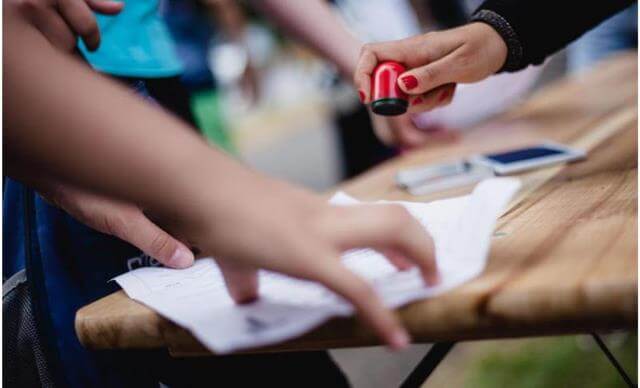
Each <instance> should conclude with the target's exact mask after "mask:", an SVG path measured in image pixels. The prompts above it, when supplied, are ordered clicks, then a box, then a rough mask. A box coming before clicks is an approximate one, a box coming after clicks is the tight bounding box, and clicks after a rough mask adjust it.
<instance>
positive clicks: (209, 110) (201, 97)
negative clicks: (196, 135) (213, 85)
mask: <svg viewBox="0 0 640 388" xmlns="http://www.w3.org/2000/svg"><path fill="white" fill-rule="evenodd" d="M220 103H221V102H220V96H219V94H218V93H217V92H216V91H215V90H204V91H200V92H197V93H194V94H193V96H192V97H191V111H192V112H193V116H194V118H195V121H196V124H197V126H198V128H200V131H201V132H202V134H203V135H204V137H205V138H206V139H207V140H208V141H209V142H210V143H212V144H215V145H217V146H218V147H220V148H221V149H223V150H224V151H226V152H227V153H229V154H231V155H237V150H236V147H235V146H234V144H233V142H232V140H231V137H230V136H229V133H228V132H227V129H226V123H225V120H224V117H223V115H222V112H221V110H220Z"/></svg>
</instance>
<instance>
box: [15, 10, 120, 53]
mask: <svg viewBox="0 0 640 388" xmlns="http://www.w3.org/2000/svg"><path fill="white" fill-rule="evenodd" d="M8 1H9V3H10V6H12V7H16V8H18V9H19V10H20V11H21V12H22V13H24V15H25V16H26V17H27V18H29V19H30V20H32V21H33V23H34V25H35V26H36V27H37V28H38V29H39V30H40V32H42V34H43V35H44V36H45V37H46V38H47V39H48V40H49V42H51V44H53V45H54V46H55V47H57V48H59V49H62V50H64V51H68V52H70V51H72V50H73V49H74V48H75V47H76V38H77V37H78V36H79V37H81V38H82V41H83V42H84V44H85V45H86V46H87V48H88V49H89V50H92V51H93V50H95V49H97V48H98V46H99V45H100V30H99V29H98V23H97V22H96V17H95V15H94V13H93V12H97V13H101V14H105V15H115V14H117V13H119V12H120V11H122V8H123V6H124V3H123V2H119V1H113V0H8Z"/></svg>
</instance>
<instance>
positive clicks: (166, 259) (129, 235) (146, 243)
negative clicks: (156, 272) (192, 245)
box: [112, 210, 194, 268]
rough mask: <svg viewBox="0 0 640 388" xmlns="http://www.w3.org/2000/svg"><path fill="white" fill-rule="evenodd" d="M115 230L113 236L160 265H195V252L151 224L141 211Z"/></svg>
mask: <svg viewBox="0 0 640 388" xmlns="http://www.w3.org/2000/svg"><path fill="white" fill-rule="evenodd" d="M120 224H121V226H122V227H120V228H113V230H112V232H113V233H112V234H114V235H115V236H116V237H119V238H121V239H122V240H124V241H126V242H128V243H129V244H131V245H134V246H135V247H137V248H138V249H140V250H141V251H143V252H144V253H146V254H147V255H149V256H151V257H153V258H154V259H156V260H158V261H159V262H160V263H162V264H164V265H166V266H167V267H172V268H186V267H189V266H191V265H192V264H193V260H194V256H193V252H191V250H190V249H189V248H187V246H186V245H184V244H183V243H182V242H180V241H178V240H177V239H175V238H173V237H172V236H171V235H169V233H167V232H165V231H164V230H162V229H160V227H158V226H157V225H156V224H154V223H153V222H151V220H149V219H148V218H147V217H146V216H145V215H144V214H143V213H142V212H141V211H139V210H138V211H137V212H136V213H133V215H130V216H129V217H128V219H127V220H125V221H124V222H121V223H120Z"/></svg>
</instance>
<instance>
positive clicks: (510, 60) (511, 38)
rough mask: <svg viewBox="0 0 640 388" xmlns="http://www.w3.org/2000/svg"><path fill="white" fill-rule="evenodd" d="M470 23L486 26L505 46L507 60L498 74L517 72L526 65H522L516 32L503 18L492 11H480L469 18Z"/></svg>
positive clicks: (520, 44)
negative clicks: (497, 35)
mask: <svg viewBox="0 0 640 388" xmlns="http://www.w3.org/2000/svg"><path fill="white" fill-rule="evenodd" d="M471 22H482V23H486V24H488V25H489V26H491V27H492V28H493V29H494V30H496V32H497V33H498V34H499V35H500V36H501V37H502V39H503V40H504V42H505V44H506V45H507V59H506V60H505V62H504V65H502V68H500V70H498V73H499V72H503V71H518V70H520V69H522V68H523V67H525V66H526V64H522V43H521V41H520V39H519V38H518V34H516V31H515V30H514V29H513V27H512V26H511V25H510V24H509V22H508V21H507V20H506V19H505V18H503V17H502V16H500V15H498V14H497V13H495V12H493V11H490V10H486V9H481V10H479V11H477V12H476V13H474V14H473V15H472V16H471Z"/></svg>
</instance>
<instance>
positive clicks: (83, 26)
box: [75, 17, 98, 36]
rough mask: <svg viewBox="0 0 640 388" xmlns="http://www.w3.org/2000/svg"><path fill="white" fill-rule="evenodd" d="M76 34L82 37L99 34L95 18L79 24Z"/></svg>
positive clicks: (86, 19)
mask: <svg viewBox="0 0 640 388" xmlns="http://www.w3.org/2000/svg"><path fill="white" fill-rule="evenodd" d="M75 27H76V32H77V33H78V34H79V35H81V36H89V35H95V34H97V33H98V22H97V21H96V19H95V18H94V17H87V18H85V19H82V21H79V22H78V23H77V25H76V26H75Z"/></svg>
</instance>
